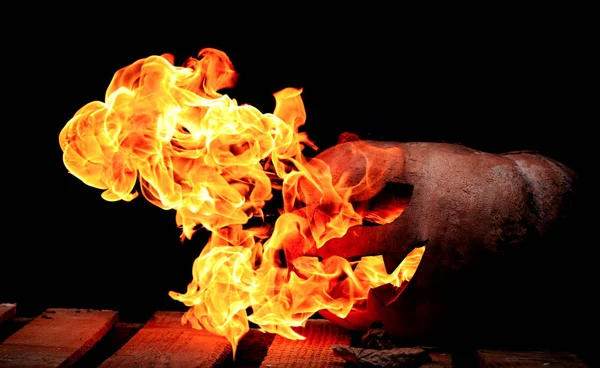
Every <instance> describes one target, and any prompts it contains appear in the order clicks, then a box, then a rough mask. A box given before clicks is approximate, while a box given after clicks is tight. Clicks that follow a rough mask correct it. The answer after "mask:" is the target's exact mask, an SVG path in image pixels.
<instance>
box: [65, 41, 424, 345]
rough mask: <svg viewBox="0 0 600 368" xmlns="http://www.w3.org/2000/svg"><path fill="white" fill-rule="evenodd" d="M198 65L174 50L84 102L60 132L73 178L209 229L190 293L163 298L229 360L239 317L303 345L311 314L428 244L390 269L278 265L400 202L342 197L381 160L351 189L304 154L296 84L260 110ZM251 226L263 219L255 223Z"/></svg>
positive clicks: (214, 60) (217, 70)
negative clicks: (371, 204) (360, 203)
mask: <svg viewBox="0 0 600 368" xmlns="http://www.w3.org/2000/svg"><path fill="white" fill-rule="evenodd" d="M198 57H199V59H196V58H189V59H188V60H187V61H186V62H185V63H184V65H183V66H181V67H177V66H174V65H173V62H174V58H173V56H172V55H170V54H164V55H161V56H150V57H148V58H145V59H141V60H138V61H136V62H135V63H133V64H131V65H129V66H127V67H125V68H123V69H121V70H119V71H118V72H117V73H116V74H115V75H114V77H113V80H112V82H111V83H110V85H109V87H108V89H107V91H106V100H105V102H99V101H95V102H91V103H89V104H87V105H85V106H83V107H82V108H81V109H80V110H79V111H77V113H76V114H75V115H74V117H73V118H72V119H71V120H70V121H69V122H68V123H67V124H66V126H65V127H64V128H63V130H62V131H61V133H60V137H59V141H60V146H61V148H62V150H63V152H64V164H65V165H66V167H67V168H68V170H69V172H70V173H71V174H73V175H75V176H76V177H78V178H79V179H80V180H82V181H83V182H84V183H86V184H87V185H89V186H92V187H95V188H98V189H102V190H104V192H103V193H102V197H103V198H104V199H105V200H107V201H117V200H125V201H130V200H132V199H134V198H135V197H136V196H137V194H138V193H137V192H136V191H135V185H136V181H137V180H139V183H140V190H141V193H142V194H143V196H144V197H145V198H146V199H147V200H149V201H150V202H151V203H153V204H155V205H156V206H158V207H160V208H162V209H174V210H176V219H177V224H178V226H179V227H181V228H182V229H183V233H182V240H183V239H184V238H188V239H190V238H191V237H192V235H193V233H194V231H196V229H197V228H198V227H200V226H201V227H204V228H205V229H207V230H208V231H210V232H211V234H212V235H211V237H210V240H209V242H208V244H206V246H205V247H204V248H203V250H202V252H201V254H200V256H199V257H198V258H197V259H196V261H195V262H194V266H193V271H192V273H193V280H192V281H191V282H190V284H189V286H188V288H187V291H186V292H185V293H184V294H180V293H176V292H171V293H170V295H171V297H172V298H174V299H176V300H179V301H181V302H183V303H184V304H185V305H186V306H189V307H191V308H190V309H189V310H188V312H186V313H185V315H184V317H183V320H182V323H186V322H188V321H189V322H190V323H191V325H192V326H193V327H194V328H198V329H201V328H205V329H207V330H208V331H210V332H212V333H215V334H218V335H222V336H225V337H226V338H227V339H228V340H229V341H230V342H231V344H232V345H233V348H234V353H235V347H236V345H237V343H238V342H239V340H240V338H241V337H242V336H243V335H244V334H245V333H246V332H247V331H248V330H249V323H248V321H252V322H253V323H255V324H257V325H258V326H260V328H261V329H262V330H263V331H266V332H272V333H277V334H279V335H282V336H285V337H287V338H290V339H303V336H301V335H299V334H298V333H297V332H295V331H294V329H293V328H294V327H299V326H303V325H304V324H305V322H306V320H307V319H308V318H309V317H310V316H311V315H313V314H314V313H316V312H317V311H319V310H327V311H329V312H331V313H333V314H335V315H337V316H339V317H341V318H344V317H346V316H347V315H348V313H349V312H350V311H351V310H352V309H353V308H358V307H360V304H361V303H364V301H365V300H366V298H367V295H368V291H369V289H371V288H374V287H378V286H380V285H384V284H393V285H394V286H397V287H401V286H403V283H406V282H408V281H409V280H410V278H411V277H412V275H413V274H414V272H415V271H416V268H417V266H418V264H419V262H420V259H421V256H422V254H423V251H424V247H422V248H417V249H415V250H414V251H413V252H411V253H410V254H409V256H408V257H407V258H406V259H405V260H404V262H402V264H400V265H399V266H398V268H397V269H396V270H395V271H394V272H393V273H392V274H387V272H386V271H385V267H384V265H383V259H382V257H381V256H376V257H363V258H362V259H361V260H360V261H358V262H349V261H347V260H346V259H344V258H341V257H331V258H329V259H325V260H323V261H320V260H319V259H318V258H316V257H309V256H300V257H297V258H295V259H288V260H287V264H286V263H285V262H284V261H282V259H281V254H282V249H283V248H284V246H286V244H289V243H293V244H296V245H297V246H299V247H301V249H305V250H306V249H311V248H314V247H321V246H322V245H323V244H325V243H326V242H327V241H328V240H329V239H332V238H337V237H341V236H343V235H344V234H345V233H346V231H347V229H348V228H350V227H351V226H355V225H360V224H361V223H362V220H363V217H364V218H368V220H369V221H371V222H377V223H381V224H385V223H389V222H390V221H393V219H395V218H396V217H397V216H399V215H400V213H401V212H402V210H403V208H404V206H398V207H396V208H387V209H386V211H383V212H380V213H374V212H373V211H368V210H361V209H359V208H354V206H353V205H352V203H351V202H350V200H349V198H350V196H351V195H353V194H356V193H359V192H360V193H368V192H369V191H371V192H375V191H376V189H375V188H372V187H371V186H370V182H372V181H374V177H375V176H377V175H378V171H377V167H378V165H377V163H372V162H369V166H368V168H367V171H366V172H365V176H364V178H363V179H362V181H361V182H360V183H358V184H353V185H349V184H347V183H346V182H345V180H344V178H342V179H340V180H337V181H336V182H334V180H333V178H332V176H331V173H330V170H329V167H328V166H327V164H325V163H324V162H322V161H320V160H317V159H311V160H309V159H307V158H306V157H304V156H303V154H302V151H303V148H304V146H305V145H307V146H311V147H313V148H315V149H316V147H314V144H313V143H312V142H311V141H310V140H309V139H308V137H307V136H306V134H305V133H299V132H298V129H299V127H300V126H302V125H303V124H304V122H305V117H306V116H305V110H304V105H303V102H302V99H301V97H300V94H301V92H302V90H301V89H295V88H287V89H284V90H282V91H280V92H277V93H275V94H274V96H275V100H276V107H275V111H274V112H273V113H272V114H270V113H269V114H263V113H261V112H260V111H259V110H258V109H256V108H254V107H252V106H249V105H238V103H237V101H236V100H235V99H231V98H229V97H228V96H227V95H223V94H220V93H219V92H218V91H220V90H222V89H224V88H230V87H233V86H234V84H235V82H236V78H237V74H236V72H235V71H234V69H233V65H232V64H231V62H230V60H229V58H228V57H227V55H226V54H225V53H223V52H221V51H219V50H215V49H204V50H202V51H200V53H199V55H198ZM359 148H360V146H359V145H357V149H359ZM382 151H385V149H382ZM386 154H387V153H386V152H381V156H380V157H385V155H386ZM371 157H373V156H371ZM274 191H275V192H278V195H281V196H282V198H283V208H282V209H280V215H279V217H278V218H277V221H276V222H275V224H274V225H273V226H270V225H268V224H267V223H266V222H265V221H264V220H265V217H264V215H265V214H264V213H263V209H264V207H265V203H266V202H267V201H269V200H270V199H271V198H272V197H273V192H274ZM372 194H375V193H372ZM251 218H259V219H261V220H263V221H262V222H261V225H260V226H250V225H249V224H248V222H249V220H250V219H251ZM249 308H251V311H252V312H251V314H248V310H249Z"/></svg>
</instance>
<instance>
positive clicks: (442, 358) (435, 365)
mask: <svg viewBox="0 0 600 368" xmlns="http://www.w3.org/2000/svg"><path fill="white" fill-rule="evenodd" d="M429 357H431V362H429V363H425V364H423V365H422V366H421V367H423V368H452V367H454V364H453V363H452V355H450V354H449V353H440V352H437V351H436V352H431V353H429Z"/></svg>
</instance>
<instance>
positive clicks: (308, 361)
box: [261, 319, 350, 368]
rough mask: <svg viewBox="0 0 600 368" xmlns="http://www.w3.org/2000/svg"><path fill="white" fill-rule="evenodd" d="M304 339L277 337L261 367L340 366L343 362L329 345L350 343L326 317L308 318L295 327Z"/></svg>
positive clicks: (340, 329) (343, 333)
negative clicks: (304, 324) (303, 323)
mask: <svg viewBox="0 0 600 368" xmlns="http://www.w3.org/2000/svg"><path fill="white" fill-rule="evenodd" d="M298 333H299V334H301V335H302V336H305V337H306V340H288V339H286V338H285V337H281V336H276V337H275V339H274V340H273V343H272V344H271V346H270V347H269V351H268V352H267V356H266V357H265V360H263V362H262V365H261V367H264V368H267V367H277V368H279V367H290V368H297V367H311V368H312V367H343V366H344V364H345V361H344V360H343V359H342V358H340V357H337V356H335V355H334V354H333V350H331V348H330V346H331V345H350V335H349V333H348V331H347V330H345V329H343V328H341V327H338V326H335V325H334V324H332V323H331V322H329V321H327V320H317V319H309V320H308V321H307V323H306V326H305V327H303V328H300V329H298Z"/></svg>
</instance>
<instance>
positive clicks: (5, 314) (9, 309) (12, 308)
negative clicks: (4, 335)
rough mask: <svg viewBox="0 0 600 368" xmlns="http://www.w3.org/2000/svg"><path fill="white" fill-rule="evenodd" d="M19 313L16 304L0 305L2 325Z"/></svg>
mask: <svg viewBox="0 0 600 368" xmlns="http://www.w3.org/2000/svg"><path fill="white" fill-rule="evenodd" d="M16 312H17V306H16V304H7V303H4V304H0V323H2V322H4V321H8V320H9V319H11V318H12V317H13V316H14V315H15V313H16Z"/></svg>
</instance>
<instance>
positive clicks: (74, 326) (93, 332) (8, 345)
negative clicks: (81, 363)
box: [0, 309, 118, 367]
mask: <svg viewBox="0 0 600 368" xmlns="http://www.w3.org/2000/svg"><path fill="white" fill-rule="evenodd" d="M117 318H118V314H117V312H114V311H96V310H81V309H47V310H46V311H45V312H44V313H42V314H41V315H40V316H39V317H36V318H35V319H33V320H32V321H31V322H29V323H28V324H27V325H25V326H24V327H23V328H21V329H20V330H18V331H17V332H15V333H14V334H13V335H11V336H10V337H9V338H7V339H6V340H5V341H4V342H3V343H2V344H1V345H0V366H1V367H59V366H60V367H65V366H70V365H72V364H73V363H74V362H75V361H77V359H79V358H80V357H81V356H82V355H83V354H85V352H86V351H88V350H89V349H90V348H91V347H92V346H93V345H94V344H95V343H96V342H98V341H99V340H100V339H101V338H102V337H103V336H104V335H105V334H106V332H108V330H109V329H110V328H111V327H112V325H113V324H115V322H116V321H117Z"/></svg>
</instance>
